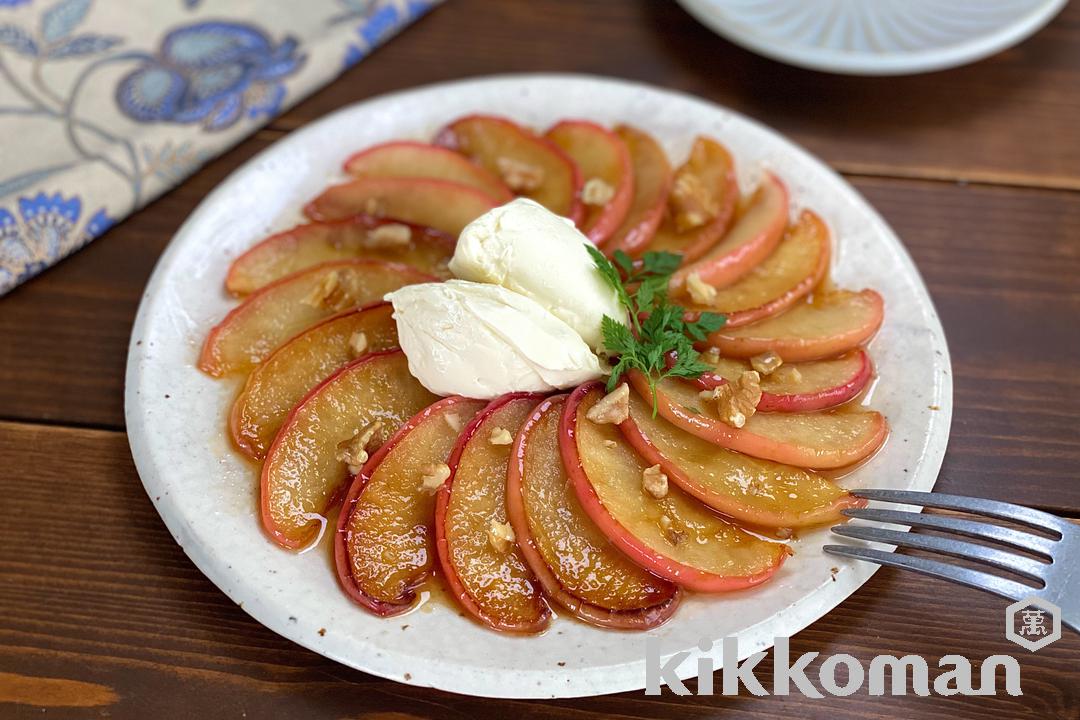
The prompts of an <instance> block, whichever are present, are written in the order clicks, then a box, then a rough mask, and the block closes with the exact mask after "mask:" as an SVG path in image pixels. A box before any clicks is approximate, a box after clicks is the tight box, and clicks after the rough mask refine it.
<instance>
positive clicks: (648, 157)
mask: <svg viewBox="0 0 1080 720" xmlns="http://www.w3.org/2000/svg"><path fill="white" fill-rule="evenodd" d="M615 134H616V135H618V136H619V137H620V138H621V139H622V141H623V142H624V143H626V149H627V150H629V151H630V163H631V165H632V166H633V169H634V197H633V200H631V202H630V210H629V211H627V213H626V217H625V218H623V221H622V223H621V224H620V225H619V227H618V228H617V229H616V230H615V232H613V233H612V234H611V237H609V238H608V239H607V240H606V241H605V242H604V252H606V253H607V254H608V255H613V254H614V253H615V251H616V250H622V251H624V252H627V253H629V254H631V255H636V254H637V253H639V252H640V251H641V250H643V249H644V248H645V247H646V246H647V245H648V244H649V242H650V241H651V240H652V238H653V235H655V234H656V228H657V227H658V226H659V225H660V221H661V220H662V219H663V217H664V207H665V205H666V204H667V198H668V191H669V190H671V164H670V163H668V159H667V155H666V154H665V153H664V149H663V148H662V147H660V144H659V143H658V142H656V140H654V139H653V138H652V137H651V136H650V135H648V134H647V133H644V132H642V131H641V130H638V129H636V128H632V127H630V126H629V125H620V126H619V127H617V128H615Z"/></svg>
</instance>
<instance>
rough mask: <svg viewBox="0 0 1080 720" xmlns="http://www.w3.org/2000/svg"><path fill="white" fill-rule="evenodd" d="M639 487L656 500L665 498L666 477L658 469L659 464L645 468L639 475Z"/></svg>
mask: <svg viewBox="0 0 1080 720" xmlns="http://www.w3.org/2000/svg"><path fill="white" fill-rule="evenodd" d="M641 487H642V489H644V490H645V492H647V493H649V494H650V495H652V496H653V497H654V498H656V499H657V500H659V499H661V498H664V497H667V475H665V474H664V472H663V471H662V470H661V469H660V465H659V464H657V465H653V466H652V467H650V468H645V471H644V472H643V473H641Z"/></svg>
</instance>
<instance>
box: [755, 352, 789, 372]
mask: <svg viewBox="0 0 1080 720" xmlns="http://www.w3.org/2000/svg"><path fill="white" fill-rule="evenodd" d="M783 364H784V359H783V358H782V357H780V356H779V355H778V354H777V352H776V351H775V350H766V351H765V352H763V353H761V354H760V355H755V356H754V357H752V358H750V366H751V367H752V368H754V369H755V370H757V371H758V372H759V373H761V374H762V375H772V374H773V373H774V372H776V370H777V369H778V368H779V367H780V366H781V365H783Z"/></svg>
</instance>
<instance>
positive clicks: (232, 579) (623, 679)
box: [125, 74, 952, 698]
mask: <svg viewBox="0 0 1080 720" xmlns="http://www.w3.org/2000/svg"><path fill="white" fill-rule="evenodd" d="M545 84H547V85H548V86H550V84H555V85H558V86H561V87H568V86H570V85H575V86H580V87H581V88H582V89H584V88H588V87H589V86H595V87H606V88H612V89H613V91H619V92H625V93H659V94H661V95H663V96H669V97H672V98H679V99H680V100H681V101H683V102H689V103H693V104H697V105H700V106H702V107H703V108H705V109H708V110H710V111H713V112H719V113H722V114H724V115H725V116H727V120H729V121H730V122H733V123H739V124H741V125H743V126H745V127H746V128H749V129H752V130H753V131H754V132H760V133H764V134H766V135H768V136H771V137H773V138H774V139H775V140H777V141H778V142H779V143H781V144H782V145H784V146H786V147H785V150H786V151H787V152H789V153H791V154H792V155H793V156H795V157H797V159H798V161H799V162H801V163H804V164H809V165H812V166H814V167H815V170H816V172H818V173H820V174H821V177H822V178H828V179H829V182H830V183H832V184H834V185H835V187H836V189H837V191H838V192H840V193H842V194H844V195H845V197H844V200H845V201H851V202H853V203H855V204H857V205H858V206H860V209H861V210H862V211H863V212H865V213H866V215H867V218H869V219H871V220H872V221H873V222H874V223H877V224H878V225H879V227H878V228H876V230H879V231H881V232H882V233H883V238H884V239H885V240H886V242H887V243H888V244H889V245H890V247H889V250H890V251H892V252H894V253H895V255H896V258H897V261H898V262H899V263H900V264H901V267H902V269H903V272H904V274H905V276H906V277H908V279H909V280H910V281H911V282H912V284H913V286H914V287H915V288H916V289H917V292H918V293H919V295H920V297H919V298H918V301H919V303H920V306H921V307H922V309H923V310H924V313H925V317H924V319H925V320H926V327H925V328H924V329H925V330H926V331H927V332H928V333H929V339H930V342H931V344H932V346H933V347H934V348H935V350H936V351H937V360H936V361H935V366H934V370H935V380H934V383H933V387H932V389H931V395H930V397H932V399H933V401H934V402H935V403H936V407H937V408H939V411H938V412H936V413H933V414H931V415H930V421H929V423H930V424H929V430H928V433H927V435H926V438H924V440H925V442H926V447H925V448H924V453H923V455H921V457H920V460H919V464H918V466H917V467H916V468H915V472H913V473H912V476H911V477H912V481H913V482H912V483H911V484H910V485H908V487H910V488H913V489H920V490H929V489H931V488H932V486H933V484H934V482H935V481H936V478H937V473H938V471H939V469H940V467H941V462H942V459H943V456H944V452H945V447H946V445H947V441H948V435H949V425H950V422H951V412H952V378H951V363H950V360H949V354H948V347H947V344H946V342H945V338H944V333H943V330H942V328H941V325H940V321H939V320H938V318H937V314H936V311H935V310H934V308H933V304H932V301H931V300H930V297H929V294H928V292H927V291H926V288H925V284H924V283H923V281H922V279H921V277H920V276H919V273H918V270H917V269H916V267H915V265H914V263H913V261H912V260H911V258H910V256H909V255H908V253H907V251H906V249H904V247H903V245H902V244H901V243H900V241H899V239H898V238H897V237H896V236H895V234H894V233H893V232H892V230H891V229H890V228H889V226H888V225H887V224H886V223H885V222H884V220H883V219H881V217H880V216H879V215H878V214H877V212H876V211H875V210H874V209H873V208H872V207H871V206H870V205H869V203H867V202H866V201H865V200H864V199H862V197H861V196H860V195H859V194H858V192H857V191H856V190H855V189H854V188H852V187H851V186H850V185H849V184H848V183H847V182H846V181H845V180H843V179H842V178H841V177H840V176H839V175H838V174H836V173H835V172H834V171H833V170H832V169H831V168H829V167H828V166H827V165H825V164H824V163H823V162H821V161H820V160H818V159H816V158H814V157H813V156H811V155H810V154H809V153H807V152H806V151H804V150H802V149H801V148H800V147H798V146H796V145H794V144H793V143H791V141H788V140H787V139H786V138H783V137H782V136H780V135H779V134H778V133H776V132H775V131H773V130H771V129H769V128H767V127H766V126H764V125H762V124H760V123H758V122H757V121H755V120H752V119H749V118H746V117H744V116H742V115H740V114H739V113H736V112H734V111H731V110H728V109H726V108H722V107H720V106H718V105H715V104H713V103H708V102H706V101H704V100H701V99H699V98H696V97H693V96H690V95H686V94H683V93H678V92H673V91H669V90H664V89H660V88H655V87H652V86H649V85H645V84H639V83H634V82H629V81H625V80H616V79H611V78H602V77H595V76H587V75H575V74H518V75H498V76H488V77H483V78H472V79H465V80H459V81H453V82H448V83H436V84H432V85H426V86H423V87H418V88H413V89H409V90H402V91H399V92H394V93H390V94H387V95H382V96H379V97H377V98H372V99H369V100H365V101H363V102H361V103H357V104H355V105H351V106H348V107H345V108H342V109H340V110H337V111H335V112H333V113H331V114H329V115H327V116H325V117H324V118H322V119H320V120H319V121H316V122H314V123H311V124H309V125H308V126H306V127H304V128H301V129H299V130H297V131H295V132H293V133H291V134H290V135H288V136H287V137H285V138H283V139H282V140H279V141H278V142H277V143H275V144H274V145H273V146H271V147H270V148H268V149H267V150H265V151H263V152H262V153H260V154H259V155H257V156H255V157H254V158H252V159H250V160H248V161H247V162H246V163H245V164H244V165H243V166H241V167H240V168H238V169H237V170H235V171H234V172H233V173H232V174H231V175H230V176H229V177H228V178H227V179H226V180H225V181H223V182H222V183H221V184H220V185H219V186H218V187H217V188H215V189H214V190H213V191H212V192H211V193H210V194H209V195H208V196H207V197H206V198H205V199H204V200H203V202H202V203H201V204H200V206H199V207H198V208H196V210H195V211H194V212H193V213H192V215H191V216H190V217H189V218H188V220H187V221H185V223H184V224H183V226H182V227H181V228H180V230H179V231H178V232H177V234H176V236H175V237H174V238H173V240H172V241H171V242H170V244H169V246H168V247H167V248H166V250H165V252H164V253H163V254H162V256H161V258H160V259H159V261H158V263H157V265H156V267H155V269H154V272H153V274H152V276H151V278H150V281H149V282H148V284H147V288H146V291H145V293H144V295H143V299H142V302H141V303H140V307H139V311H138V314H137V316H136V321H135V324H134V326H133V329H132V336H131V343H130V346H129V355H128V364H127V372H126V379H125V417H126V420H127V427H128V435H129V442H130V445H131V450H132V455H133V458H134V460H135V464H136V467H137V469H138V471H139V475H140V478H141V479H142V482H143V485H144V487H145V489H146V491H147V494H148V495H149V496H150V498H151V500H152V501H154V504H155V507H156V508H157V509H158V511H159V513H160V514H161V516H162V519H163V521H164V522H165V524H166V526H167V527H168V529H169V531H170V533H171V534H172V535H173V537H174V538H175V539H176V541H177V542H178V543H179V544H180V545H181V547H182V548H183V549H184V552H185V553H186V554H187V555H188V557H189V558H191V560H192V562H194V564H195V565H196V566H197V567H198V568H199V570H200V571H201V572H202V573H203V574H204V575H206V576H207V577H208V578H209V579H210V580H211V581H212V582H213V583H214V584H215V585H217V586H218V587H219V588H220V589H222V591H223V592H225V593H226V595H228V596H229V597H230V598H231V599H232V600H233V601H234V602H236V603H237V604H239V605H240V606H241V607H242V608H243V609H244V610H245V612H247V613H248V614H249V615H251V616H252V617H253V618H255V619H256V620H258V621H259V622H260V623H262V624H263V625H265V626H266V627H268V628H269V629H271V630H273V631H274V632H276V633H277V634H279V635H281V636H283V637H285V638H287V639H290V640H292V641H294V642H296V643H298V644H300V645H302V646H304V647H306V648H308V649H310V650H313V651H315V652H317V653H320V654H322V655H324V656H326V657H329V658H331V659H334V660H337V661H339V662H342V663H343V664H346V665H349V666H351V667H354V668H356V669H359V670H363V671H365V672H369V673H371V674H374V675H377V676H380V677H385V678H389V679H393V680H396V681H399V682H406V683H410V684H415V685H420V686H428V687H435V688H439V689H443V690H449V691H453V692H459V693H467V694H471V695H477V696H487V697H507V698H556V697H581V696H591V695H598V694H607V693H613V692H621V691H627V690H636V689H640V688H642V687H644V673H643V667H644V662H643V661H642V662H640V663H638V664H637V665H636V666H633V667H630V666H629V665H628V667H620V668H618V669H611V668H605V669H604V672H603V673H601V674H599V675H598V674H596V673H592V674H590V673H589V672H585V671H582V670H580V669H574V670H573V671H571V669H570V668H567V670H566V671H565V672H564V673H559V672H555V671H551V670H544V671H538V672H539V674H538V675H537V677H541V678H546V679H541V680H538V681H536V683H535V686H534V682H533V678H532V677H528V678H525V679H522V680H521V681H512V680H510V681H508V680H507V678H501V679H500V681H498V682H492V680H491V678H478V677H476V676H475V672H472V673H459V672H456V665H454V664H450V663H434V664H433V667H432V668H429V669H428V671H424V670H420V671H414V672H412V673H411V676H410V674H403V673H402V672H401V667H402V666H401V665H400V663H396V664H395V663H394V662H392V661H391V660H392V659H390V658H387V657H385V656H383V657H381V658H379V659H372V658H361V659H358V658H357V657H356V656H355V655H352V654H350V653H348V652H342V651H341V648H340V647H338V646H332V645H331V644H330V643H328V642H324V640H325V639H324V638H321V637H320V636H316V635H314V634H313V633H312V632H311V629H312V628H311V627H308V626H304V625H300V624H293V623H290V622H286V618H285V616H284V615H282V614H281V613H280V609H281V608H275V607H274V606H273V605H272V604H267V603H265V602H263V599H262V598H260V596H259V593H258V592H257V591H253V589H252V588H251V587H247V586H245V585H244V583H243V582H242V580H243V578H238V577H237V575H236V573H234V572H233V571H232V568H231V566H230V565H228V563H227V561H226V559H224V558H222V557H219V556H218V554H217V553H216V552H215V547H214V545H213V543H212V542H211V541H210V540H208V539H207V538H202V537H199V536H198V535H197V534H195V533H193V532H192V531H191V522H190V519H189V518H184V517H182V516H180V515H178V514H177V512H176V504H175V501H174V500H173V499H172V498H171V497H168V496H165V497H160V496H156V493H158V492H160V489H161V487H163V486H166V485H165V483H166V480H167V474H168V470H169V469H168V468H164V467H162V466H161V465H160V462H159V459H158V458H156V457H155V453H157V454H160V447H161V446H160V442H161V441H160V439H157V442H158V444H157V446H155V438H154V436H153V433H151V432H149V431H148V425H149V423H147V422H145V421H146V420H147V419H148V417H149V416H150V415H152V412H148V407H147V403H145V402H144V400H143V398H144V397H145V396H146V394H145V393H143V392H140V389H145V388H146V387H149V386H150V385H149V384H148V378H149V375H150V374H152V373H148V372H147V369H148V368H151V369H152V368H154V363H152V362H150V358H151V350H150V349H149V348H147V347H146V346H145V345H143V343H142V342H141V341H140V339H141V338H143V337H146V336H147V334H148V331H150V330H152V327H151V324H150V323H151V318H152V316H153V315H154V313H155V312H156V311H157V310H158V309H159V308H158V306H159V305H160V303H162V302H165V301H166V300H164V299H163V298H162V294H161V291H162V288H163V286H164V285H165V283H166V279H167V275H168V273H169V268H170V266H171V264H172V262H173V260H174V258H175V256H176V255H178V254H179V253H180V249H181V247H182V246H183V245H184V243H185V242H190V241H188V240H186V238H187V237H188V236H190V234H191V232H192V229H193V228H194V227H195V226H197V225H198V224H199V222H200V221H201V220H202V219H203V217H204V216H205V215H206V214H207V213H209V212H211V209H212V208H213V207H214V206H215V204H217V203H220V202H222V201H223V200H224V199H225V198H228V197H229V196H230V195H231V194H233V193H234V192H236V191H237V190H239V189H240V188H242V187H243V186H244V184H245V182H247V179H248V176H249V175H251V174H252V173H254V172H258V166H259V163H260V162H261V161H262V160H263V159H265V158H267V157H270V156H272V155H273V154H274V153H276V152H281V151H282V150H283V149H284V148H291V147H293V146H297V145H302V144H304V143H305V142H306V139H307V137H308V136H309V135H310V134H313V133H316V132H318V130H319V127H320V126H322V125H323V124H329V123H334V122H338V121H340V119H341V118H344V117H347V116H349V115H351V114H354V113H360V112H362V111H364V110H365V109H370V108H371V107H374V106H376V105H379V104H380V103H381V104H389V103H393V102H395V101H396V100H398V99H400V98H405V97H407V96H410V95H413V94H417V93H424V92H433V91H435V92H439V93H453V92H464V91H468V90H469V89H472V88H478V87H484V86H490V87H496V86H499V85H502V86H506V87H519V86H545ZM379 106H380V107H381V106H382V105H379ZM819 179H820V178H819ZM938 370H941V372H938ZM916 480H917V482H916ZM836 564H837V565H839V566H841V567H842V572H840V573H839V574H837V575H836V577H835V582H833V583H832V584H831V585H829V586H825V587H824V589H827V591H828V592H827V593H826V592H824V589H823V591H822V592H817V593H815V597H817V596H822V597H824V596H826V595H827V598H828V599H827V601H826V602H825V603H824V605H822V604H821V603H818V604H813V603H810V602H809V601H808V600H807V599H806V598H800V599H799V600H797V601H796V602H794V603H793V604H792V606H791V607H790V608H789V610H788V611H786V612H785V613H784V614H783V616H782V617H780V618H772V619H771V620H773V621H776V620H779V621H781V622H780V625H779V626H777V625H776V624H775V622H772V623H767V624H768V625H769V627H767V628H764V627H762V625H763V624H758V625H755V626H753V627H750V628H745V631H740V637H741V638H743V642H742V644H741V645H740V652H739V654H740V657H746V656H748V655H749V654H751V653H753V652H757V651H759V650H764V649H767V648H769V647H771V645H772V638H773V637H774V636H775V635H777V632H776V630H777V627H780V628H781V629H782V630H783V631H784V632H783V633H780V634H789V635H790V634H794V633H795V632H797V631H799V630H801V629H803V628H805V627H806V626H808V625H809V624H811V623H812V622H814V621H816V620H817V619H819V618H820V617H821V616H823V615H824V614H826V613H827V612H829V611H830V610H831V609H833V608H834V607H836V606H837V605H839V604H840V603H841V602H843V600H844V599H846V598H847V597H848V596H849V595H850V594H851V593H853V592H854V591H855V590H857V589H858V588H859V587H860V586H861V585H862V584H863V583H865V582H866V580H868V579H869V578H870V577H871V576H872V575H873V574H874V572H875V571H876V570H877V567H876V566H872V565H869V564H865V563H850V562H842V561H837V563H836ZM238 581H240V582H238ZM818 599H821V598H818ZM274 610H277V611H278V614H277V615H274V614H273V611H274ZM289 620H295V618H289ZM673 622H674V621H673ZM480 631H481V632H488V631H486V630H482V629H481V630H480ZM670 654H671V653H669V652H667V651H666V650H665V657H666V656H668V655H670ZM700 655H711V656H712V657H713V658H714V660H715V661H716V667H717V668H719V667H720V658H719V647H718V646H717V647H716V648H714V650H713V651H712V652H711V653H697V652H692V653H691V655H690V657H688V658H687V660H686V661H684V662H683V663H682V664H681V665H680V666H679V669H678V674H679V675H680V677H683V678H687V677H691V676H692V675H694V674H695V673H694V667H695V661H696V658H697V657H699V656H700ZM553 676H557V679H558V682H554V681H553V680H552V679H551V678H552V677H553ZM563 680H565V682H563Z"/></svg>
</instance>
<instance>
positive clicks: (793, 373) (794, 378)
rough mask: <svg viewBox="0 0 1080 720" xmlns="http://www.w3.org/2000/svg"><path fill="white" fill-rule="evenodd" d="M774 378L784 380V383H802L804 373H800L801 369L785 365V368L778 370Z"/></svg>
mask: <svg viewBox="0 0 1080 720" xmlns="http://www.w3.org/2000/svg"><path fill="white" fill-rule="evenodd" d="M773 377H775V378H776V379H777V380H783V381H784V382H792V383H797V382H802V373H801V372H799V368H797V367H795V366H794V365H785V366H784V367H782V368H780V369H779V370H777V371H776V372H775V373H774V375H773Z"/></svg>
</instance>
